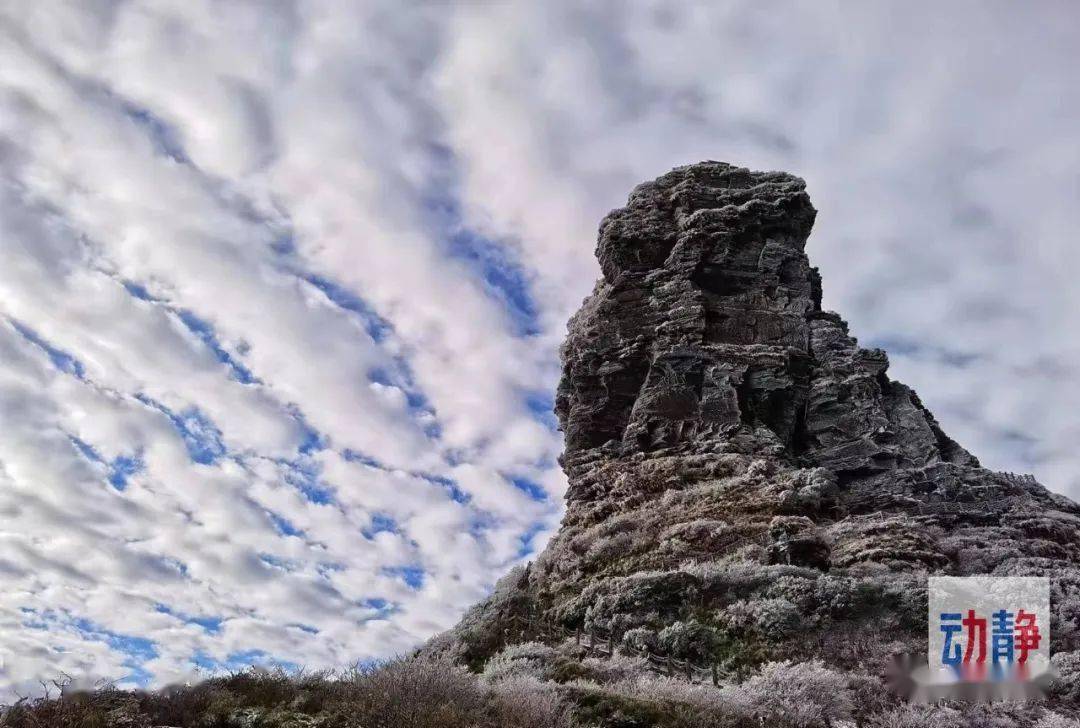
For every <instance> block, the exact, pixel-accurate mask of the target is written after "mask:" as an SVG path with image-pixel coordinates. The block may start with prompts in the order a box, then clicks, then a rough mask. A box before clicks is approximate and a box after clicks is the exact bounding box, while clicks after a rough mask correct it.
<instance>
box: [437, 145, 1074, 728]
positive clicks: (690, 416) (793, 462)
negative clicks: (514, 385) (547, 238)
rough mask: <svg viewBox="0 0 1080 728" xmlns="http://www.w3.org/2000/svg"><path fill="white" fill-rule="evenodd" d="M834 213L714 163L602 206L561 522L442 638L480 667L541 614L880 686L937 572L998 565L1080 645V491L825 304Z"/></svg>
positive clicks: (578, 326) (610, 634)
mask: <svg viewBox="0 0 1080 728" xmlns="http://www.w3.org/2000/svg"><path fill="white" fill-rule="evenodd" d="M815 214H816V213H815V210H814V208H813V207H812V205H811V204H810V200H809V197H808V196H807V194H806V191H805V189H804V183H803V181H802V180H800V179H798V178H797V177H793V176H791V175H789V174H785V173H781V172H768V173H762V172H750V171H748V170H746V169H741V168H738V167H734V166H731V165H728V164H723V163H719V162H705V163H701V164H697V165H693V166H689V167H680V168H677V169H675V170H673V171H671V172H670V173H668V174H666V175H663V176H662V177H660V178H658V179H656V180H654V181H652V182H648V183H645V184H643V185H640V186H639V187H637V188H636V189H635V190H634V191H633V192H632V193H631V195H630V197H629V200H628V203H627V205H626V206H625V207H622V208H620V209H618V210H615V211H613V212H612V213H610V214H609V215H608V216H607V217H606V218H605V219H604V220H603V222H602V223H601V225H600V233H599V240H598V243H597V248H596V254H597V257H598V259H599V261H600V268H601V271H602V273H603V277H602V279H601V280H600V281H599V282H598V283H597V284H596V287H595V289H594V290H593V292H592V294H591V295H590V296H589V297H588V298H587V299H586V300H585V301H584V303H583V304H582V307H581V309H580V310H579V311H578V312H577V313H576V314H575V315H574V316H573V317H572V318H571V320H570V323H569V327H568V329H569V330H568V335H567V339H566V342H565V344H564V345H563V348H562V350H561V355H562V378H561V381H560V383H559V388H558V392H557V397H556V405H555V411H556V414H557V416H558V418H559V422H560V424H561V426H562V429H563V431H564V432H565V438H566V449H565V453H564V455H563V460H562V462H563V467H564V470H565V471H566V473H567V476H568V479H569V488H568V490H567V511H566V516H565V519H564V521H563V525H562V528H561V529H560V531H559V532H558V534H556V535H555V537H554V538H553V539H552V540H551V542H550V544H549V545H548V547H547V548H546V550H545V551H544V552H543V553H542V554H540V555H539V556H538V557H537V559H536V561H535V562H534V563H533V564H532V565H531V566H530V567H529V568H528V570H527V571H525V572H523V573H520V574H518V575H516V577H515V578H514V579H512V580H509V581H507V582H504V583H503V584H502V585H501V586H500V589H499V591H498V592H497V594H496V595H495V596H494V597H493V598H492V599H491V600H489V601H488V602H487V603H485V604H484V605H481V606H480V607H478V608H477V609H475V610H473V611H472V612H470V614H469V615H468V616H467V617H466V619H465V620H463V622H462V625H461V626H459V627H458V628H456V629H455V630H452V631H451V632H450V633H448V635H445V636H443V637H441V638H439V639H438V640H436V641H435V642H433V643H432V645H431V646H429V648H428V650H427V651H428V652H451V653H454V654H457V655H464V656H466V659H468V660H472V661H478V662H483V661H484V660H486V659H487V658H488V657H490V656H491V655H493V654H495V653H496V652H498V651H499V650H501V649H503V647H504V646H505V644H504V643H505V642H507V641H510V642H513V641H514V640H515V639H518V638H516V637H514V636H513V634H510V633H508V632H507V630H506V629H505V627H504V623H505V620H506V618H507V615H512V614H525V613H528V614H533V615H536V616H537V617H538V618H539V619H540V621H541V623H544V624H547V623H550V624H556V625H558V627H559V629H560V630H570V631H574V630H578V629H581V630H584V631H585V632H586V633H596V634H598V635H600V638H601V639H608V638H610V639H612V640H613V642H614V643H615V644H622V645H625V646H626V647H627V648H634V649H636V650H647V651H649V652H652V653H655V654H660V655H672V656H676V657H678V656H684V655H685V656H688V657H691V658H692V660H693V661H694V662H695V663H696V664H699V665H704V666H707V665H708V664H709V663H720V664H735V663H738V664H740V665H741V667H742V668H745V669H747V670H750V671H751V672H752V671H753V670H755V669H760V667H761V665H763V664H765V663H767V662H769V661H778V662H782V661H792V660H793V661H794V662H792V663H791V664H792V665H793V666H797V665H799V664H806V665H811V667H808V668H806V669H807V670H809V671H810V673H813V672H814V670H816V669H819V668H820V670H826V671H831V672H829V674H837V675H842V674H848V675H849V676H851V677H852V679H853V680H854V679H856V678H860V679H861V677H865V676H866V675H868V674H874V671H875V670H878V669H879V668H880V666H881V665H882V663H883V661H884V660H885V659H886V658H887V656H888V654H889V652H891V651H895V650H898V649H904V650H918V649H920V647H921V646H923V645H925V635H926V623H925V615H926V577H927V576H928V575H930V574H955V575H964V574H978V573H992V574H997V575H1046V576H1050V577H1051V578H1052V579H1053V585H1054V586H1053V588H1054V599H1053V610H1054V615H1053V617H1054V623H1053V629H1054V631H1055V635H1054V645H1055V649H1058V650H1061V649H1068V650H1076V649H1080V643H1078V641H1080V577H1078V576H1077V574H1078V573H1080V571H1078V570H1080V538H1078V529H1080V506H1078V505H1077V504H1075V503H1073V502H1072V501H1070V500H1068V499H1066V498H1063V497H1061V496H1058V495H1054V494H1051V493H1049V492H1048V491H1047V490H1046V489H1045V488H1043V487H1042V486H1041V485H1039V484H1038V483H1036V482H1035V481H1034V479H1033V478H1031V477H1030V476H1016V475H1011V474H1006V473H995V472H992V471H989V470H986V469H984V468H982V467H981V466H980V465H979V462H978V461H977V460H976V458H975V457H974V456H972V455H971V454H970V453H968V452H967V451H966V450H964V448H962V447H961V446H960V445H958V444H957V443H956V442H955V441H953V440H952V439H951V438H949V437H948V436H947V435H946V434H945V433H944V432H943V431H942V429H941V427H940V426H939V425H938V423H937V421H936V420H935V419H934V417H933V415H932V414H931V413H930V412H929V411H928V410H927V408H926V407H925V406H924V405H923V403H922V401H921V400H920V399H919V397H918V395H916V393H915V392H914V391H912V390H911V389H910V388H908V387H907V386H905V385H903V384H901V383H899V382H896V381H893V380H891V379H890V378H889V376H888V366H889V362H888V357H887V354H886V353H885V352H884V351H881V350H880V349H864V348H861V347H860V346H859V345H858V343H857V341H856V339H855V338H854V337H853V336H852V335H851V334H850V332H849V331H848V326H847V324H846V323H845V322H844V320H843V319H842V318H841V317H840V316H839V315H838V314H835V313H832V312H828V311H824V310H822V308H821V279H820V277H819V275H818V273H817V271H816V269H814V268H812V267H811V266H810V263H809V260H808V259H807V256H806V254H805V252H804V246H805V244H806V242H807V238H808V236H809V234H810V230H811V227H812V226H813V222H814V217H815ZM562 634H563V633H561V632H560V633H559V635H558V638H559V639H561V637H562ZM535 638H536V636H535V634H533V635H531V636H530V635H523V636H522V637H521V638H520V640H519V641H524V640H526V639H535ZM552 638H553V639H554V637H552ZM922 649H925V648H924V647H922ZM800 661H801V662H800ZM778 669H779V668H778ZM790 669H792V670H796V669H799V668H797V667H791V668H790ZM844 671H849V672H847V673H845V672H844ZM810 673H808V674H810ZM814 674H817V673H814ZM823 674H824V673H823ZM605 689H608V690H609V689H610V686H609V687H608V688H605ZM1067 698H1068V700H1073V701H1075V700H1076V699H1077V696H1075V695H1071V694H1070V695H1069V696H1067ZM834 707H835V706H834ZM828 710H832V711H833V712H832V713H829V715H831V716H834V717H836V718H837V719H839V718H840V716H842V715H844V714H845V713H846V711H847V706H846V704H844V705H840V706H839V707H837V708H836V709H835V710H834V709H833V708H829V709H828ZM855 710H856V712H857V711H858V710H859V706H855ZM826 712H828V711H826ZM1063 714H1065V715H1069V716H1071V715H1072V714H1071V713H1069V712H1068V711H1066V712H1065V713H1063ZM920 715H921V714H919V713H918V711H914V712H911V711H908V712H904V711H900V712H896V713H895V715H893V716H892V717H884V714H883V715H882V717H881V719H880V721H879V723H880V724H881V725H889V724H890V723H888V721H889V720H894V719H895V721H909V722H912V724H913V725H918V724H919V721H920V720H921V718H920V717H919V716H920ZM936 715H937V716H938V717H939V718H940V721H941V722H942V724H948V720H949V716H948V714H947V713H940V712H939V713H937V714H936ZM864 717H865V716H864ZM815 720H816V719H815ZM830 720H831V718H830ZM1017 720H1020V721H1021V723H1020V724H1025V723H1024V721H1027V723H1026V724H1031V723H1032V721H1033V720H1034V719H1033V718H1032V719H1031V720H1028V719H1027V718H1017ZM881 721H886V722H881ZM895 724H896V725H901V724H902V723H900V722H897V723H895Z"/></svg>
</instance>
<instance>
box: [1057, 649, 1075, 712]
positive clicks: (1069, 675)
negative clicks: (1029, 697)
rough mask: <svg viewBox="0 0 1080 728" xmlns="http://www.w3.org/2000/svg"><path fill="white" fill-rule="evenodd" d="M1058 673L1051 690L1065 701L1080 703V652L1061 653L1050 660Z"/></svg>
mask: <svg viewBox="0 0 1080 728" xmlns="http://www.w3.org/2000/svg"><path fill="white" fill-rule="evenodd" d="M1050 664H1051V665H1052V666H1053V668H1054V670H1056V671H1057V678H1055V680H1054V683H1053V685H1052V686H1051V690H1052V691H1053V693H1054V695H1057V696H1060V697H1061V698H1063V699H1065V700H1071V701H1080V652H1059V653H1057V654H1056V655H1053V656H1052V657H1051V658H1050Z"/></svg>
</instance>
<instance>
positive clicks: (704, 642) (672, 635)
mask: <svg viewBox="0 0 1080 728" xmlns="http://www.w3.org/2000/svg"><path fill="white" fill-rule="evenodd" d="M657 642H658V644H659V647H660V650H661V651H662V652H663V653H665V654H667V655H671V656H673V657H679V658H690V659H692V660H695V661H698V662H700V661H702V660H704V659H707V658H708V657H709V655H710V654H711V653H712V652H713V650H714V649H715V647H716V643H717V634H716V631H715V630H714V629H712V628H711V627H707V626H705V625H703V624H701V623H700V622H697V621H694V620H690V621H688V622H675V623H673V624H670V625H668V626H667V627H665V628H664V629H663V630H662V631H661V632H660V634H659V635H658V637H657Z"/></svg>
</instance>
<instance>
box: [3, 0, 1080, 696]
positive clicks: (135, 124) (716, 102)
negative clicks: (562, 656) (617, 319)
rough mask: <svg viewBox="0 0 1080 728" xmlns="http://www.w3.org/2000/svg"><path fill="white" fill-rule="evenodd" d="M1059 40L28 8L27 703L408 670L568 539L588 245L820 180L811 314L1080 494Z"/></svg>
mask: <svg viewBox="0 0 1080 728" xmlns="http://www.w3.org/2000/svg"><path fill="white" fill-rule="evenodd" d="M1078 25H1080V15H1078V13H1077V12H1076V10H1075V9H1074V8H1073V7H1072V5H1071V4H1068V3H1064V2H1062V3H1055V2H1048V3H1041V4H1039V5H1038V6H1037V7H1034V8H1033V7H1024V8H1021V7H1019V6H1016V5H1014V4H1008V3H993V2H990V3H988V2H978V3H976V2H970V3H967V2H959V3H953V4H949V5H948V6H945V7H942V6H940V4H931V3H911V2H903V3H901V2H896V3H872V4H863V3H858V4H856V3H797V2H791V3H775V4H771V3H759V2H721V3H708V4H700V5H696V4H681V3H679V4H676V3H669V2H659V1H658V2H642V3H630V4H624V3H617V4H606V3H599V4H596V5H594V6H592V7H588V8H581V7H579V6H578V5H577V4H574V3H562V2H549V3H516V2H507V3H498V4H492V5H485V4H481V3H461V4H452V3H446V4H435V5H427V6H416V7H411V8H403V7H401V4H400V3H396V2H376V1H374V0H372V1H368V0H338V1H337V2H331V3H326V2H318V3H316V2H310V3H309V2H304V1H303V0H258V1H254V0H251V1H245V0H236V1H234V2H229V3H220V2H214V1H213V0H185V1H184V2H179V1H177V2H171V1H169V0H162V1H161V2H153V3H150V2H141V1H140V0H131V1H129V2H118V1H116V0H94V1H92V2H91V1H88V2H80V3H69V2H60V1H59V0H58V1H57V2H50V1H48V0H46V1H43V2H35V3H29V4H27V3H16V4H12V5H10V7H4V8H0V260H2V261H3V264H2V265H0V422H2V423H3V436H2V437H0V513H2V514H3V518H2V519H0V575H3V578H4V584H5V590H4V593H3V594H0V657H2V658H3V659H2V660H0V689H5V688H6V689H18V690H28V689H32V688H33V687H34V686H36V685H37V684H38V681H39V680H40V679H49V678H52V677H55V676H56V675H57V674H58V673H60V672H64V673H67V674H70V675H73V676H76V677H77V678H78V679H79V680H85V681H87V682H93V681H94V680H97V679H99V678H108V679H115V680H118V681H121V682H122V683H123V684H139V685H159V684H165V683H169V682H174V681H183V680H186V679H191V677H192V676H193V675H197V674H206V673H207V672H213V671H216V670H226V669H231V668H234V667H236V666H239V665H242V664H249V663H257V664H282V665H305V666H307V667H309V668H319V667H332V666H340V665H345V664H350V663H353V662H355V661H357V660H370V659H376V658H379V657H383V656H387V655H391V654H394V653H398V652H402V651H405V650H408V649H410V648H412V647H414V646H415V645H416V644H418V643H419V642H420V641H422V640H423V639H425V638H426V637H428V636H430V635H431V634H433V633H434V632H436V631H438V630H440V629H443V628H446V627H448V626H450V625H451V624H453V623H454V621H456V619H457V618H458V617H459V615H460V614H461V612H462V611H463V610H464V609H465V608H466V607H468V606H469V605H470V604H472V603H474V602H475V601H476V600H478V599H479V598H481V597H482V596H483V595H484V594H486V593H487V591H488V590H489V589H490V587H491V585H492V584H493V582H494V581H495V579H497V578H498V576H499V575H500V574H502V573H505V571H506V570H507V569H508V568H509V567H510V566H511V565H513V564H515V563H518V562H520V561H522V560H527V559H528V558H529V556H530V555H531V554H533V553H534V552H535V550H536V549H538V548H541V547H542V546H543V544H544V543H545V542H546V539H547V537H548V536H549V534H550V532H551V530H552V529H553V528H555V527H556V526H557V523H558V519H559V517H560V514H561V500H562V495H563V491H564V489H565V481H564V478H563V476H562V474H561V472H560V471H559V469H558V467H557V465H556V457H557V455H558V453H559V450H560V447H561V440H560V436H559V433H558V432H557V431H556V429H555V422H554V419H553V417H552V415H551V412H550V408H551V404H552V391H553V388H554V385H555V382H556V380H557V376H558V361H557V347H558V345H559V342H560V341H561V339H562V336H563V334H564V332H565V322H566V319H567V317H568V316H569V315H570V313H572V312H573V311H574V310H575V309H576V307H577V306H578V305H580V302H581V300H582V298H583V297H584V296H585V295H587V294H588V292H589V291H590V289H591V287H592V285H593V282H594V281H595V279H596V277H597V275H598V271H597V267H596V264H595V261H594V259H593V256H592V251H593V247H594V242H595V233H596V227H597V224H598V222H599V220H600V218H601V217H602V216H603V215H604V214H605V213H606V212H607V211H608V210H609V209H610V208H612V207H614V206H617V205H619V204H621V203H622V201H623V200H625V197H626V195H627V193H628V192H629V190H630V189H631V188H632V187H633V185H634V184H636V183H638V182H640V181H643V180H646V179H650V178H652V177H655V176H656V175H658V174H661V173H663V172H664V171H666V170H667V169H669V168H670V167H672V166H676V165H679V164H685V163H688V162H693V161H697V160H700V159H708V158H712V159H722V160H725V161H731V162H735V163H739V164H743V165H746V166H750V167H754V168H758V169H786V170H789V171H792V172H795V173H797V174H800V175H802V176H803V177H805V178H806V180H807V182H808V185H809V189H810V193H811V196H812V198H813V199H814V201H815V204H816V206H817V207H818V208H819V210H820V214H819V218H818V223H817V228H816V230H815V233H814V235H813V236H812V238H811V242H810V246H809V253H810V255H811V258H812V260H813V261H814V262H815V263H816V264H818V265H819V266H820V267H821V268H822V272H823V276H824V280H825V304H826V305H827V306H828V307H832V308H835V309H837V310H839V311H841V312H842V313H843V314H844V315H845V316H846V317H847V318H848V319H849V320H850V322H851V324H852V329H853V332H854V333H855V334H856V335H858V336H859V337H860V338H861V339H862V341H863V342H864V343H865V344H867V345H880V346H885V347H886V348H888V349H889V350H890V352H891V359H892V362H893V369H892V372H893V374H894V375H895V376H897V377H898V378H900V379H902V380H904V381H906V382H907V383H908V384H910V385H912V386H914V387H915V388H916V389H917V390H918V391H919V393H920V395H921V396H922V398H923V400H924V402H926V404H927V405H928V406H930V407H931V408H932V409H933V410H934V412H935V414H936V415H937V416H938V418H939V420H941V421H942V423H943V425H944V426H945V428H946V429H947V430H948V431H949V432H950V434H952V435H953V436H954V437H955V438H956V439H958V440H959V441H961V442H962V443H963V444H964V445H965V446H967V447H968V448H970V449H971V450H973V451H974V452H976V453H977V454H978V455H979V456H980V458H981V459H982V460H983V461H984V463H986V464H987V465H989V466H991V467H995V468H1000V469H1009V470H1016V471H1030V472H1034V473H1035V474H1036V475H1037V476H1038V477H1039V478H1040V479H1041V480H1042V481H1043V482H1045V483H1046V484H1047V485H1048V486H1049V487H1051V488H1053V489H1055V490H1058V491H1060V492H1066V493H1071V494H1073V495H1076V494H1078V493H1080V456H1078V455H1077V454H1076V453H1075V448H1074V447H1073V444H1074V443H1075V441H1076V438H1077V435H1080V418H1078V415H1077V414H1076V413H1077V412H1080V392H1078V391H1077V389H1076V387H1075V385H1074V382H1075V381H1078V379H1080V378H1078V377H1077V374H1078V373H1077V372H1076V371H1075V370H1076V368H1077V366H1078V364H1077V362H1080V356H1078V353H1080V352H1076V351H1074V349H1075V348H1076V346H1077V344H1075V343H1074V342H1076V341H1080V336H1078V335H1077V331H1076V326H1077V323H1076V320H1077V316H1076V313H1077V309H1078V308H1080V306H1078V303H1080V300H1078V296H1080V293H1077V289H1076V286H1075V285H1074V280H1073V277H1074V274H1073V271H1074V270H1075V269H1076V267H1077V265H1076V263H1077V261H1076V258H1077V255H1078V254H1077V252H1076V246H1075V240H1074V238H1075V234H1074V232H1073V231H1075V230H1076V229H1080V219H1078V218H1080V210H1078V208H1077V206H1076V204H1075V200H1076V193H1077V191H1078V187H1080V185H1078V177H1077V172H1076V170H1077V169H1080V143H1078V141H1077V137H1076V134H1075V130H1074V127H1075V119H1076V117H1077V112H1078V111H1080V99H1078V98H1077V95H1078V91H1077V89H1076V85H1075V83H1073V80H1072V78H1071V74H1069V72H1068V71H1069V69H1071V68H1073V67H1075V66H1076V64H1077V60H1078V59H1077V58H1076V57H1075V56H1076V54H1077V50H1076V49H1075V43H1074V39H1075V37H1076V33H1077V31H1078V30H1080V28H1078V27H1077V26H1078Z"/></svg>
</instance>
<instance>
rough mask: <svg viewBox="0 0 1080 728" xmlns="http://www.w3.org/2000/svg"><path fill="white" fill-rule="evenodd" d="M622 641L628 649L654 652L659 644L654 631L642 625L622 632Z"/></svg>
mask: <svg viewBox="0 0 1080 728" xmlns="http://www.w3.org/2000/svg"><path fill="white" fill-rule="evenodd" d="M622 641H623V644H624V645H626V646H627V647H629V648H630V649H633V650H638V651H645V652H656V651H657V650H658V644H659V639H658V638H657V636H656V632H654V631H653V630H651V629H646V628H644V627H636V628H634V629H631V630H627V631H626V632H625V633H624V634H623V637H622Z"/></svg>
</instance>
